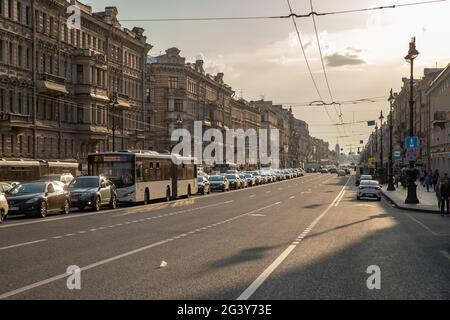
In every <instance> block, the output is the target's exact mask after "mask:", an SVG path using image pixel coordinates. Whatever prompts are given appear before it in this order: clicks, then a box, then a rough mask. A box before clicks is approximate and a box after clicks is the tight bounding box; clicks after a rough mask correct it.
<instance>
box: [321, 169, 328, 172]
mask: <svg viewBox="0 0 450 320" xmlns="http://www.w3.org/2000/svg"><path fill="white" fill-rule="evenodd" d="M320 173H328V169H325V168H322V169H320Z"/></svg>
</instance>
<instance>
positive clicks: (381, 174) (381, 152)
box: [378, 110, 384, 184]
mask: <svg viewBox="0 0 450 320" xmlns="http://www.w3.org/2000/svg"><path fill="white" fill-rule="evenodd" d="M378 119H380V149H381V150H380V182H381V184H383V183H384V168H383V120H384V116H383V110H381V114H380V117H379V118H378Z"/></svg>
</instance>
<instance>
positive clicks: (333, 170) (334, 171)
mask: <svg viewBox="0 0 450 320" xmlns="http://www.w3.org/2000/svg"><path fill="white" fill-rule="evenodd" d="M328 172H329V173H338V169H336V168H330V169H328Z"/></svg>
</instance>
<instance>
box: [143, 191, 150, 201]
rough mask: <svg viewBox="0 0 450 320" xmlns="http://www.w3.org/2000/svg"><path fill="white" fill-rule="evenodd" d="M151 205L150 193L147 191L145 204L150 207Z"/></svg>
mask: <svg viewBox="0 0 450 320" xmlns="http://www.w3.org/2000/svg"><path fill="white" fill-rule="evenodd" d="M149 203H150V192H149V191H148V189H147V190H145V194H144V204H145V205H148V204H149Z"/></svg>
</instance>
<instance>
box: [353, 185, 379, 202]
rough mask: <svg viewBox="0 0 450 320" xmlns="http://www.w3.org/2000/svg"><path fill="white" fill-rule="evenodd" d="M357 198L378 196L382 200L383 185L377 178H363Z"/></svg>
mask: <svg viewBox="0 0 450 320" xmlns="http://www.w3.org/2000/svg"><path fill="white" fill-rule="evenodd" d="M356 197H357V199H358V200H361V199H362V198H376V199H377V200H378V201H381V185H380V183H379V182H378V181H375V180H362V181H361V184H360V185H359V187H358V193H357V196H356Z"/></svg>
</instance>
